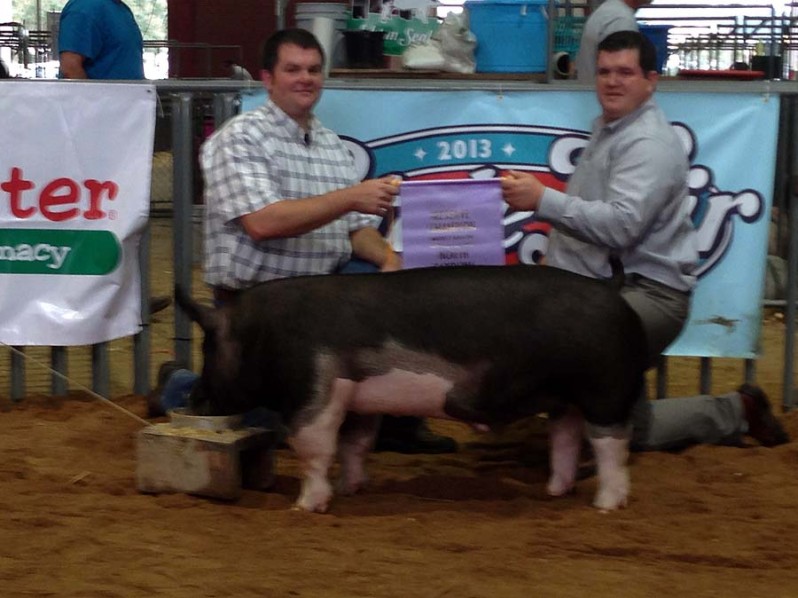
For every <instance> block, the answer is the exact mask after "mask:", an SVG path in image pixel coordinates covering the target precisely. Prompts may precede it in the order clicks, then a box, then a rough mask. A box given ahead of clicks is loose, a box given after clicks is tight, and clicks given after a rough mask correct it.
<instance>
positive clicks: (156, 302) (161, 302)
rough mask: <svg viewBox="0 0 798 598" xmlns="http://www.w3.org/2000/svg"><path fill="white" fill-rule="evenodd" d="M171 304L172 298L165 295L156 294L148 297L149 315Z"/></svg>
mask: <svg viewBox="0 0 798 598" xmlns="http://www.w3.org/2000/svg"><path fill="white" fill-rule="evenodd" d="M170 305H172V298H171V297H168V296H167V295H156V296H155V297H150V315H153V314H157V313H158V312H159V311H163V310H165V309H166V308H167V307H169V306H170Z"/></svg>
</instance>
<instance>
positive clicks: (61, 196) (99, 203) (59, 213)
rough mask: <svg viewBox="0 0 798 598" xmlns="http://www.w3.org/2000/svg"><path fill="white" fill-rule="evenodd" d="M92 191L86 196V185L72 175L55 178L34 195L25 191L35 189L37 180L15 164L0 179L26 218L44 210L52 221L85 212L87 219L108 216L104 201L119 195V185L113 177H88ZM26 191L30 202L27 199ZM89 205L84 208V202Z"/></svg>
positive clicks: (19, 214) (16, 211)
mask: <svg viewBox="0 0 798 598" xmlns="http://www.w3.org/2000/svg"><path fill="white" fill-rule="evenodd" d="M83 187H85V189H86V191H87V192H88V194H87V195H86V196H85V197H84V193H82V189H83V188H82V187H81V186H80V185H79V184H78V182H77V181H75V180H73V179H70V178H68V177H61V178H57V179H53V180H52V181H49V182H48V183H47V184H45V185H44V187H43V188H42V190H41V192H40V193H39V195H38V197H37V198H35V199H31V198H30V197H28V196H27V195H26V194H25V192H26V191H30V190H31V189H35V188H36V185H35V184H34V183H33V181H30V180H28V179H26V178H24V176H23V173H22V169H21V168H19V167H17V166H15V167H13V168H12V169H11V174H10V176H9V178H8V180H6V181H3V182H1V183H0V190H2V191H4V192H5V193H7V194H8V205H9V208H10V210H11V214H12V215H13V216H14V217H15V218H19V219H20V220H25V219H27V218H30V217H32V216H34V215H36V214H37V213H41V215H42V216H44V217H45V218H46V219H47V220H50V221H51V222H63V221H64V220H73V219H75V218H79V217H80V216H83V218H85V219H86V220H99V219H101V218H105V216H106V212H105V211H104V210H103V209H102V207H103V203H104V202H107V201H112V200H114V199H116V196H117V194H118V193H119V185H117V184H116V183H115V182H113V181H98V180H96V179H88V180H86V181H83ZM23 195H25V198H24V199H25V200H26V201H27V204H24V203H23ZM82 201H85V202H86V203H87V204H88V205H87V206H86V210H85V211H81V206H80V204H81V202H82Z"/></svg>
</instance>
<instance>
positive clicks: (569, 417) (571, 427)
mask: <svg viewBox="0 0 798 598" xmlns="http://www.w3.org/2000/svg"><path fill="white" fill-rule="evenodd" d="M583 424H584V420H583V418H582V414H581V413H580V412H579V410H577V409H576V408H575V407H573V406H569V407H568V410H567V411H566V412H565V414H564V415H561V416H559V417H556V418H554V419H552V420H551V421H549V466H550V469H551V473H550V477H549V482H548V484H547V485H546V491H547V492H548V493H549V495H550V496H563V495H565V494H568V493H569V492H570V491H571V490H573V488H574V483H575V482H576V471H577V468H578V466H579V450H580V449H581V447H582V428H583Z"/></svg>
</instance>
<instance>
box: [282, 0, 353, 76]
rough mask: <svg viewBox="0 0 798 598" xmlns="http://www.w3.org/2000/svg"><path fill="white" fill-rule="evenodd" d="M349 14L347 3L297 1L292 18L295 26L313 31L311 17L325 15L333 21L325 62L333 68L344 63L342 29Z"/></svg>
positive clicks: (344, 52)
mask: <svg viewBox="0 0 798 598" xmlns="http://www.w3.org/2000/svg"><path fill="white" fill-rule="evenodd" d="M350 16H351V9H350V7H349V4H348V3H338V2H298V3H297V4H296V12H295V13H294V20H295V21H296V26H297V27H300V28H301V29H307V30H308V31H310V32H311V33H313V19H315V18H317V17H326V18H328V19H332V21H333V22H334V30H335V35H334V37H333V40H332V48H333V51H332V52H331V56H327V62H328V64H329V65H330V66H332V67H334V68H340V67H343V66H345V65H346V48H345V47H344V43H343V40H344V31H346V23H347V21H348V20H349V17H350Z"/></svg>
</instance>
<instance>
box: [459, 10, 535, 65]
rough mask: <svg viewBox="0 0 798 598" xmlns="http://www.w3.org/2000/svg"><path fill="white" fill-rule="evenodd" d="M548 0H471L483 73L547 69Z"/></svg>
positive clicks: (471, 25) (477, 56)
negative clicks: (546, 11) (546, 10)
mask: <svg viewBox="0 0 798 598" xmlns="http://www.w3.org/2000/svg"><path fill="white" fill-rule="evenodd" d="M547 6H548V1H547V0H469V1H468V2H466V3H465V4H464V7H465V9H466V10H468V14H469V28H470V29H471V31H472V33H473V34H474V35H475V36H476V38H477V47H476V51H475V52H474V58H475V59H476V63H477V68H476V70H477V72H480V73H542V72H545V70H546V46H547V42H548V29H547V27H548V25H547V22H548V19H547V18H546V13H545V9H546V7H547Z"/></svg>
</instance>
